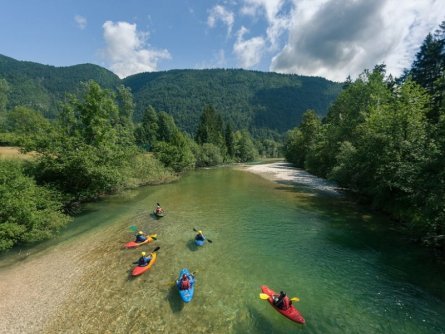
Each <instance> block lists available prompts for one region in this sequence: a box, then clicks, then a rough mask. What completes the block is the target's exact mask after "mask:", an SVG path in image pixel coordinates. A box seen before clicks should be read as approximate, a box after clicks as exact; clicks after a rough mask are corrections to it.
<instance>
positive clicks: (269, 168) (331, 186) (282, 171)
mask: <svg viewBox="0 0 445 334" xmlns="http://www.w3.org/2000/svg"><path fill="white" fill-rule="evenodd" d="M240 169H242V170H245V171H247V172H250V173H254V174H258V175H260V176H262V177H264V178H266V179H268V180H270V181H274V182H277V183H285V184H289V185H299V186H301V187H307V189H311V190H314V189H315V190H317V191H321V192H325V193H328V194H330V195H340V188H339V187H338V186H337V185H336V184H335V183H334V182H331V181H328V180H325V179H322V178H319V177H317V176H314V175H312V174H309V173H308V172H306V171H304V170H303V169H300V168H295V167H293V165H292V164H291V163H288V162H285V161H279V162H273V163H268V164H259V165H242V166H240Z"/></svg>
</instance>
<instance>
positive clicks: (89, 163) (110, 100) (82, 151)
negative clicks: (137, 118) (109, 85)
mask: <svg viewBox="0 0 445 334" xmlns="http://www.w3.org/2000/svg"><path fill="white" fill-rule="evenodd" d="M83 88H84V93H83V95H82V97H81V99H78V98H77V97H74V96H71V97H70V100H69V101H68V102H67V103H66V104H65V105H64V108H63V112H62V113H61V115H60V118H59V121H58V123H57V127H56V128H55V129H54V131H52V132H50V133H49V134H48V138H47V139H46V140H41V141H38V142H37V143H36V144H35V145H34V147H33V149H35V150H36V151H37V152H39V153H40V154H39V155H38V158H37V166H36V168H35V175H36V177H37V179H38V180H39V182H41V183H44V184H51V185H53V186H54V187H56V188H57V189H59V190H60V191H61V192H63V193H65V194H68V195H69V196H71V197H72V198H73V200H83V199H88V198H92V197H96V196H98V195H100V194H103V193H109V192H113V191H116V190H118V189H120V188H122V187H124V184H125V177H124V175H123V174H122V173H121V172H120V170H121V169H125V168H126V167H127V166H128V164H129V162H130V160H131V159H130V158H131V157H133V156H134V155H135V154H136V147H135V146H134V145H132V144H131V139H132V133H133V132H132V128H131V123H130V120H129V119H128V117H127V119H126V120H125V121H124V122H123V121H122V120H123V118H125V117H123V116H122V115H125V112H121V111H120V110H119V108H118V105H117V103H116V102H115V96H114V94H113V93H112V92H111V91H108V90H103V89H102V88H101V87H100V86H99V85H98V84H97V83H95V82H89V83H87V84H84V85H83ZM126 113H127V115H128V111H127V112H126ZM129 124H130V125H129Z"/></svg>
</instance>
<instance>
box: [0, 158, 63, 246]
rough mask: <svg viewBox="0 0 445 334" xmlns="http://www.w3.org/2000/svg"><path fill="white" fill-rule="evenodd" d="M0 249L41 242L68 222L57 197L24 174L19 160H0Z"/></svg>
mask: <svg viewBox="0 0 445 334" xmlns="http://www.w3.org/2000/svg"><path fill="white" fill-rule="evenodd" d="M0 203H2V205H0V250H5V249H8V248H11V247H12V246H14V245H16V244H18V243H23V242H32V241H39V240H44V239H47V238H49V237H50V236H52V235H53V234H54V233H55V232H57V231H58V230H59V229H60V228H61V227H62V226H64V225H65V224H66V223H68V222H69V221H70V219H69V217H67V216H65V215H64V214H62V212H61V210H62V203H61V200H60V197H59V196H58V195H57V194H56V193H55V192H54V191H50V190H48V189H46V188H44V187H39V186H38V185H36V183H35V181H34V180H33V179H32V178H31V177H29V176H26V175H25V174H24V168H23V164H22V163H21V162H19V161H12V160H2V159H0Z"/></svg>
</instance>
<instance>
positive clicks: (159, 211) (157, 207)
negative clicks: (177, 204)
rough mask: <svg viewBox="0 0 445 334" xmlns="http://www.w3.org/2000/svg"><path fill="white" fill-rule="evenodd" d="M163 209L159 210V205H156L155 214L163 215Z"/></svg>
mask: <svg viewBox="0 0 445 334" xmlns="http://www.w3.org/2000/svg"><path fill="white" fill-rule="evenodd" d="M163 212H164V209H163V208H161V205H160V204H159V203H156V213H163Z"/></svg>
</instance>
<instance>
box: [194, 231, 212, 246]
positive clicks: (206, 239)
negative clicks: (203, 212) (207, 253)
mask: <svg viewBox="0 0 445 334" xmlns="http://www.w3.org/2000/svg"><path fill="white" fill-rule="evenodd" d="M193 231H195V232H198V230H197V229H196V228H193ZM206 240H207V241H208V242H210V243H212V242H213V241H212V240H210V239H208V238H206Z"/></svg>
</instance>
